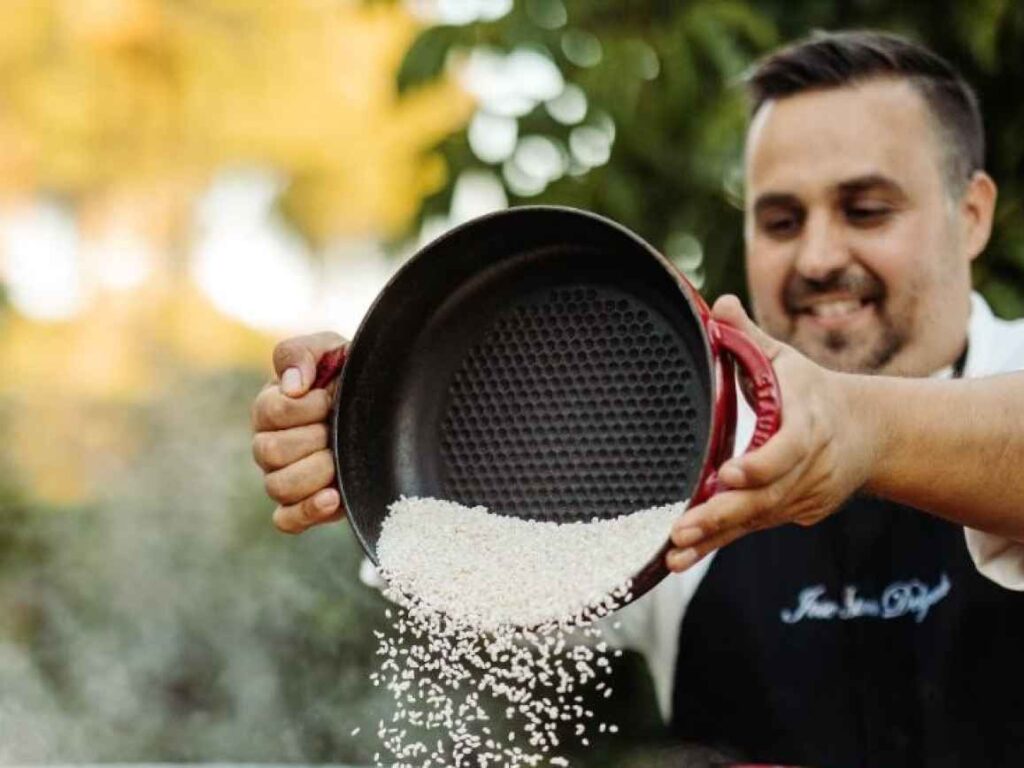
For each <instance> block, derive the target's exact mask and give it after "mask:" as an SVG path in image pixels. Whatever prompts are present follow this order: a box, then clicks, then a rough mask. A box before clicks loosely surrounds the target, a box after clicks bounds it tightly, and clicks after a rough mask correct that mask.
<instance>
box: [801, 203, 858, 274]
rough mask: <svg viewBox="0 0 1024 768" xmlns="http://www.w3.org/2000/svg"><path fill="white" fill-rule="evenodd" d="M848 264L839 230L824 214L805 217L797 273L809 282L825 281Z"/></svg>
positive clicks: (841, 234)
mask: <svg viewBox="0 0 1024 768" xmlns="http://www.w3.org/2000/svg"><path fill="white" fill-rule="evenodd" d="M850 261H851V257H850V252H849V248H848V246H847V243H846V241H845V239H844V237H843V233H842V228H841V227H840V226H838V225H837V224H836V223H835V222H833V221H831V218H830V217H829V216H828V215H827V214H825V213H823V212H819V213H812V214H811V215H809V216H808V217H807V221H806V222H805V224H804V231H803V234H802V236H801V237H800V239H799V241H798V243H797V254H796V262H795V265H794V266H795V267H796V271H797V272H798V273H799V274H800V275H801V276H802V277H804V278H806V279H808V280H819V281H820V280H824V279H825V278H826V277H828V276H829V275H831V274H834V273H836V272H838V271H840V270H842V269H843V268H844V267H846V266H847V265H848V264H849V263H850Z"/></svg>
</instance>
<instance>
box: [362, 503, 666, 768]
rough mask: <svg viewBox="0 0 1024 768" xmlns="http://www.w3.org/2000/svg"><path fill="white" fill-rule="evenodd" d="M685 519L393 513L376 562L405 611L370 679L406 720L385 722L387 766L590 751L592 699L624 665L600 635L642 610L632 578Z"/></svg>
mask: <svg viewBox="0 0 1024 768" xmlns="http://www.w3.org/2000/svg"><path fill="white" fill-rule="evenodd" d="M685 508H686V504H685V502H680V503H677V504H669V505H665V506H661V507H654V508H651V509H647V510H642V511H640V512H635V513H633V514H630V515H624V516H621V517H618V518H615V519H611V520H599V519H596V518H595V519H594V520H592V521H591V522H576V523H561V524H560V523H553V522H545V521H531V520H523V519H519V518H514V517H508V516H503V515H497V514H491V513H489V512H488V511H487V510H486V509H485V508H483V507H473V508H470V507H465V506H463V505H460V504H457V503H455V502H451V501H443V500H438V499H423V498H402V499H400V500H398V501H397V502H395V503H394V504H392V505H391V508H390V512H389V515H388V517H387V519H386V520H385V521H384V525H383V527H382V530H381V535H380V538H379V540H378V545H377V555H378V559H379V561H380V570H381V574H382V575H383V576H384V578H385V580H386V581H387V588H386V589H385V594H386V595H387V596H388V597H389V598H390V599H391V600H393V601H394V602H395V603H396V604H397V605H398V606H400V610H399V611H398V613H397V615H396V616H394V617H392V627H391V631H390V632H377V633H376V635H377V639H378V649H377V655H378V658H379V661H380V664H379V668H378V671H377V672H376V673H374V675H373V676H372V679H373V683H374V684H375V685H378V686H381V687H384V688H385V689H387V690H388V691H389V692H390V694H391V696H392V698H393V700H394V703H395V709H394V712H393V713H392V716H391V718H390V719H387V720H382V721H381V722H380V723H378V727H377V735H378V737H379V738H380V740H381V742H382V744H383V746H384V748H385V750H386V752H387V753H388V754H389V755H390V758H389V759H388V760H387V762H384V761H383V759H382V756H381V755H379V754H378V755H376V756H375V762H376V764H377V765H379V766H380V765H385V764H386V765H389V766H394V767H395V768H413V767H414V766H421V767H422V768H426V767H427V766H449V765H450V766H456V767H457V768H458V767H460V766H475V767H476V768H487V767H488V766H491V767H492V768H497V766H508V767H509V768H518V767H519V766H546V765H552V766H567V765H569V762H568V760H567V759H566V758H565V757H564V756H562V755H560V754H558V750H559V748H560V747H562V746H563V744H562V740H563V739H567V738H572V739H575V740H576V741H577V743H579V744H582V745H584V746H586V745H589V743H590V741H589V738H588V734H589V733H590V726H591V721H592V719H593V717H594V713H593V712H592V711H591V710H589V709H586V707H585V705H584V703H583V702H584V697H583V695H582V694H583V692H585V691H587V690H589V689H593V690H596V691H599V692H600V693H601V694H602V695H603V696H605V697H608V696H610V695H611V687H610V685H609V684H608V682H607V679H606V678H607V676H608V675H610V674H611V672H612V667H611V664H610V663H609V660H608V658H607V657H608V656H609V655H613V656H618V655H620V653H621V652H620V651H618V650H617V649H611V648H609V645H608V643H607V642H606V641H605V639H604V636H603V630H602V627H601V624H595V622H596V621H598V620H600V619H603V618H604V617H606V616H608V615H609V614H610V613H611V612H612V611H614V610H615V609H616V608H617V607H619V606H621V605H622V604H623V603H625V602H628V601H629V600H630V598H631V594H630V589H631V579H632V577H633V576H634V575H635V574H636V573H637V572H638V571H639V570H640V569H641V568H642V567H643V566H644V565H645V564H646V563H647V562H648V561H650V560H651V558H652V557H653V556H654V555H655V554H656V553H657V552H658V551H659V549H660V548H661V547H662V545H663V544H664V542H665V541H666V539H667V536H668V532H669V529H670V527H671V524H672V521H673V520H675V519H676V518H677V517H678V516H679V515H681V514H682V512H683V511H684V509H685ZM389 615H390V612H389ZM602 678H605V679H602ZM495 705H497V706H498V709H499V710H500V711H503V712H504V716H505V717H504V719H505V721H506V725H507V730H506V735H504V736H502V735H501V731H500V729H498V728H496V727H494V724H493V723H492V721H491V720H492V718H491V714H489V713H490V712H493V711H494V710H495ZM595 730H596V729H595ZM617 730H618V728H617V727H616V726H613V725H608V724H603V727H602V728H601V732H609V733H615V732H616V731H617ZM517 732H518V733H519V734H520V735H519V737H518V738H517V736H516V734H517Z"/></svg>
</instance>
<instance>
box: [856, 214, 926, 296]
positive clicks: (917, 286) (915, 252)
mask: <svg viewBox="0 0 1024 768" xmlns="http://www.w3.org/2000/svg"><path fill="white" fill-rule="evenodd" d="M941 238H942V233H941V232H936V231H935V230H933V229H932V228H930V227H926V226H923V225H922V223H921V222H920V221H919V220H917V219H915V218H912V217H911V218H908V219H906V220H904V221H903V222H900V223H899V224H898V225H896V226H893V227H890V228H888V229H887V230H886V231H884V232H878V233H872V234H869V235H866V236H864V237H862V238H860V241H859V242H856V243H855V244H854V251H855V253H856V255H857V260H858V261H859V262H860V263H861V264H862V265H863V266H864V267H865V268H867V269H868V270H869V271H870V272H872V273H873V274H874V275H875V276H876V277H877V278H878V279H880V280H881V281H882V283H883V284H884V285H885V289H886V293H887V296H888V298H889V299H890V301H893V302H899V303H903V302H905V301H906V300H908V299H912V298H914V296H913V294H915V293H917V292H918V291H919V290H921V288H922V287H923V286H925V285H927V284H930V283H932V282H934V280H935V278H936V275H935V272H936V270H937V269H938V268H939V267H940V262H941V260H940V259H939V258H937V257H938V256H939V253H938V251H939V250H940V249H942V248H943V247H944V246H943V244H942V243H941Z"/></svg>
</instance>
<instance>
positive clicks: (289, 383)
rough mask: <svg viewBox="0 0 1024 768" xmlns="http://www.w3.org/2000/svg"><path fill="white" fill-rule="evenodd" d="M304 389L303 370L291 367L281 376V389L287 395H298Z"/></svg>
mask: <svg viewBox="0 0 1024 768" xmlns="http://www.w3.org/2000/svg"><path fill="white" fill-rule="evenodd" d="M301 390H302V371H300V370H299V369H298V368H289V369H288V370H287V371H285V372H284V374H283V375H282V376H281V391H282V392H284V393H285V394H286V395H297V394H299V392H300V391H301Z"/></svg>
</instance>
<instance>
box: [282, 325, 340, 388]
mask: <svg viewBox="0 0 1024 768" xmlns="http://www.w3.org/2000/svg"><path fill="white" fill-rule="evenodd" d="M346 343H347V341H346V340H345V338H344V337H342V336H339V335H338V334H336V333H331V332H324V333H314V334H312V335H310V336H297V337H296V338H294V339H288V340H286V341H282V342H281V343H280V344H278V345H277V346H276V347H274V372H275V373H276V374H277V376H278V377H279V378H280V381H281V390H282V391H283V392H284V393H285V394H286V395H288V396H289V397H300V396H302V395H304V394H305V393H306V392H308V391H309V388H310V386H311V385H312V383H313V380H314V379H315V378H316V364H317V362H319V360H320V358H321V357H323V356H324V353H326V352H329V351H330V350H332V349H336V348H337V347H340V346H342V345H344V344H346Z"/></svg>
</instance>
